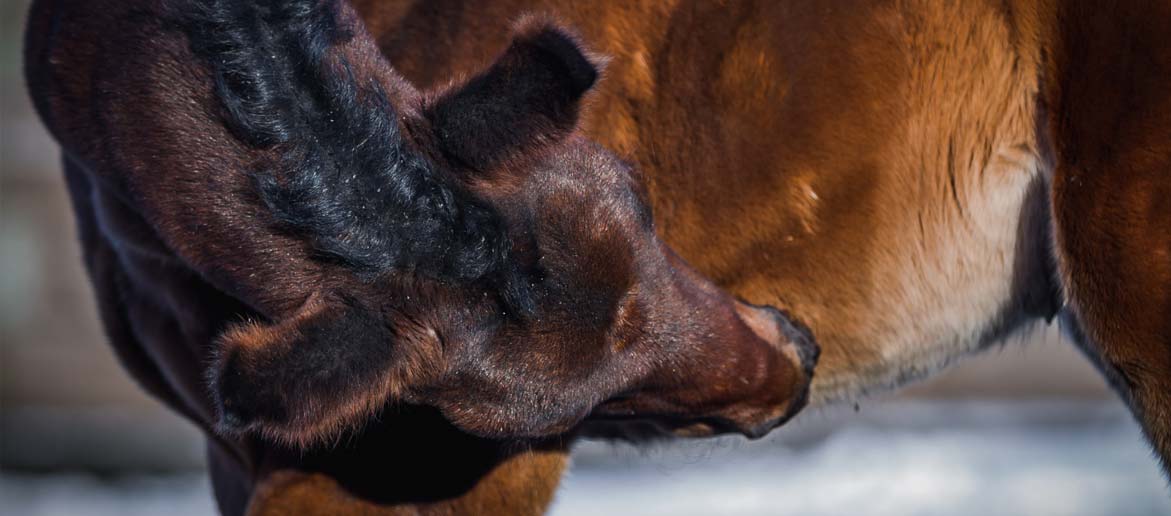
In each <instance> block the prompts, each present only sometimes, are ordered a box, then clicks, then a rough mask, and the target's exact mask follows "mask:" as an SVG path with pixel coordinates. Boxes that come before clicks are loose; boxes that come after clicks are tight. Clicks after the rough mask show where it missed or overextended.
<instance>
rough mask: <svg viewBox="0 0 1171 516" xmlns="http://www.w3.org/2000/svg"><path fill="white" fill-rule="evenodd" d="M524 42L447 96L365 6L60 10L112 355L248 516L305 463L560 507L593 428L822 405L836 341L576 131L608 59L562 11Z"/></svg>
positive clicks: (368, 488)
mask: <svg viewBox="0 0 1171 516" xmlns="http://www.w3.org/2000/svg"><path fill="white" fill-rule="evenodd" d="M505 30H509V29H505ZM511 33H512V34H513V39H512V41H511V43H510V44H502V45H501V46H500V47H498V48H499V49H503V51H502V53H500V54H499V55H498V56H497V58H496V59H495V60H494V62H493V63H490V64H488V65H487V66H485V67H483V68H481V69H480V70H477V71H475V72H474V73H471V74H468V75H467V77H468V78H467V79H466V80H459V81H455V82H453V83H452V84H448V85H444V87H442V88H432V89H430V90H428V91H418V90H416V89H415V88H414V87H413V86H412V85H411V84H409V83H407V82H406V81H404V80H403V79H401V78H400V77H399V76H398V75H397V74H396V72H395V71H394V70H393V69H392V68H391V67H390V66H389V64H388V63H387V61H386V60H385V59H384V58H383V57H382V55H381V54H380V52H379V50H378V48H377V47H376V46H375V45H374V42H373V40H372V39H371V38H370V37H369V36H368V34H367V33H366V32H365V30H364V27H363V25H362V23H361V21H360V19H359V18H358V17H357V15H356V13H355V12H354V11H353V10H352V9H351V8H350V6H349V5H348V4H346V3H344V2H336V1H333V0H321V1H313V0H306V1H303V2H255V3H236V2H220V1H217V0H206V1H204V0H192V1H187V0H172V1H169V2H167V3H166V5H164V3H163V2H157V1H146V0H144V1H142V2H94V1H90V0H87V1H69V0H58V1H52V0H46V1H43V2H38V3H36V4H35V5H34V7H33V12H32V15H31V16H30V26H29V31H28V44H27V48H26V51H27V53H26V55H27V59H26V63H27V68H26V70H27V75H28V81H29V88H30V91H31V92H32V94H33V97H34V101H35V103H36V106H37V108H38V110H39V112H40V113H41V115H42V117H43V118H44V120H45V123H46V125H47V126H48V127H49V129H50V131H51V132H52V133H53V135H54V136H55V137H56V138H57V139H58V140H59V141H60V142H61V144H62V147H63V149H64V151H65V155H66V158H65V162H66V166H65V170H66V174H67V177H68V180H69V183H70V185H71V189H72V194H73V199H74V205H75V208H76V210H77V218H78V223H79V227H80V229H81V234H82V239H83V243H84V244H85V251H86V259H87V264H88V266H89V272H90V274H91V277H92V278H93V280H94V283H95V286H96V287H97V288H96V290H97V295H98V298H99V301H100V304H101V306H102V309H103V317H104V319H105V322H106V326H107V328H108V331H109V334H110V336H111V340H112V341H113V344H114V346H115V348H116V349H117V350H118V352H119V354H120V355H122V357H123V359H124V361H125V363H126V365H127V367H128V368H129V369H130V371H131V373H133V374H134V376H135V377H136V378H138V379H139V381H141V382H142V384H143V385H144V387H146V388H147V389H149V390H150V391H151V392H153V393H154V394H156V395H157V396H159V397H160V398H161V399H163V400H164V401H166V402H167V403H168V404H170V405H171V406H172V407H174V408H175V409H176V410H178V411H180V412H182V413H184V414H185V415H187V416H189V417H190V418H191V419H192V420H193V421H194V422H195V423H196V424H198V425H200V426H201V427H203V428H204V429H205V430H206V431H207V432H208V435H209V438H210V442H209V446H210V450H209V454H210V457H211V466H212V474H213V479H214V484H215V486H216V491H217V498H218V499H219V501H220V507H221V510H223V511H224V512H226V513H231V514H236V513H240V512H242V511H244V509H245V506H246V504H247V503H248V500H249V499H251V498H253V494H252V493H253V491H255V490H256V482H258V481H261V480H263V479H265V478H267V477H269V476H270V474H273V473H274V472H276V471H281V470H285V469H289V468H295V469H297V470H299V471H303V472H305V474H307V475H309V476H310V478H314V475H327V476H328V477H330V478H332V479H334V480H335V481H336V482H340V483H341V484H342V485H344V486H345V488H346V489H348V490H351V491H353V492H355V493H358V494H359V496H360V499H362V500H368V501H370V502H371V503H376V504H380V505H385V506H388V507H389V506H396V505H404V504H405V505H416V506H419V507H424V506H427V505H428V504H432V505H433V506H434V508H436V510H440V511H443V510H445V509H443V507H444V506H445V503H446V502H445V500H449V499H452V498H453V497H458V496H459V495H461V494H465V493H468V494H469V496H472V497H473V498H472V499H469V500H468V501H466V502H461V504H460V506H462V507H465V509H467V510H470V509H471V508H473V507H481V508H482V507H493V508H494V510H496V511H503V512H532V511H534V510H537V509H539V508H540V507H543V506H544V505H545V504H547V503H548V501H549V497H550V495H551V493H552V488H553V486H555V485H556V479H555V478H554V477H552V476H548V475H545V474H544V471H547V469H548V467H550V466H559V465H561V464H563V460H562V459H561V458H560V454H562V453H564V451H565V449H566V446H567V444H568V442H569V439H571V437H572V435H573V434H574V433H575V432H577V431H578V429H579V428H580V426H581V425H582V423H583V421H584V420H585V419H586V418H587V417H589V416H592V417H594V418H598V419H599V420H603V421H605V422H606V424H607V429H608V430H607V431H610V429H613V428H615V427H618V428H621V427H622V426H623V425H624V423H626V422H638V423H639V424H640V425H646V424H650V425H652V426H653V427H654V428H656V429H657V430H658V432H657V433H659V434H665V435H672V434H674V435H711V434H713V433H719V432H728V431H735V432H741V433H744V434H748V435H751V436H759V435H763V434H764V433H765V432H767V431H768V430H769V429H771V428H773V427H775V426H777V425H779V424H781V423H782V422H784V421H785V420H786V419H788V418H789V417H790V416H791V415H792V414H793V413H795V412H796V411H797V410H798V409H799V408H800V407H801V406H803V404H804V401H805V393H806V392H807V387H808V383H809V378H810V374H811V368H812V366H813V362H814V360H816V347H815V346H814V345H813V343H812V341H811V340H810V338H809V336H808V335H807V333H806V332H805V331H804V330H803V329H802V328H800V327H799V326H798V325H796V323H794V322H792V321H790V320H789V318H788V317H787V316H786V315H784V314H782V313H781V312H779V311H777V310H775V309H772V308H768V307H756V306H750V305H747V304H745V303H743V302H741V301H738V300H736V299H734V298H733V297H731V296H729V295H728V294H727V293H725V292H723V291H721V290H719V289H718V288H716V287H715V286H714V285H712V284H711V283H710V281H709V280H707V279H706V278H703V277H702V276H700V275H699V274H697V273H696V272H694V270H692V269H691V268H690V266H688V265H687V264H686V263H684V262H683V261H682V260H681V259H680V258H679V257H678V256H676V255H675V254H674V253H673V252H672V251H671V250H670V249H668V248H667V247H666V246H664V245H663V244H662V242H661V241H660V240H659V239H658V238H657V236H656V235H655V233H654V222H653V218H652V214H651V211H650V209H649V207H648V206H647V205H646V204H645V203H646V199H645V192H644V189H643V187H642V185H641V184H640V182H639V179H638V177H637V176H635V175H634V174H633V171H631V170H630V169H629V167H628V165H627V164H625V163H623V162H622V161H620V160H619V159H617V158H616V157H614V156H613V155H612V154H610V153H609V152H608V151H606V150H605V149H603V148H602V147H600V146H598V145H596V144H595V143H593V142H591V141H589V140H587V139H585V138H584V137H582V136H581V135H580V134H579V133H578V132H577V130H576V127H577V119H578V117H579V114H580V111H581V109H580V104H581V102H582V98H583V95H585V94H586V92H587V91H588V90H589V89H590V87H591V86H592V85H593V83H594V82H595V81H596V78H597V74H598V71H599V70H598V65H597V64H596V63H595V62H594V61H592V60H591V58H590V57H589V56H588V55H587V54H586V53H585V52H584V51H583V50H582V49H581V47H580V45H579V43H578V42H577V41H576V40H575V39H574V37H573V36H571V35H569V34H567V33H566V32H565V31H564V30H563V29H560V28H557V27H556V26H554V25H553V24H551V23H550V22H548V21H545V20H543V19H540V18H531V19H528V20H525V21H523V22H521V23H520V24H519V25H517V26H516V28H515V29H512V30H511ZM498 51H499V50H498ZM372 138H375V139H374V140H371V139H372ZM205 379H206V380H205ZM640 428H645V426H640ZM530 458H536V459H535V460H537V461H538V464H540V467H539V468H536V469H534V467H533V466H531V465H529V464H528V462H529V460H530ZM498 469H499V471H498ZM518 474H525V475H529V477H528V479H527V480H525V481H523V482H519V483H518V480H517V479H516V478H514V476H515V475H518ZM502 475H503V476H502ZM485 477H486V479H485ZM273 478H274V479H275V478H278V477H277V476H274V477H273ZM495 478H498V480H492V479H495ZM533 481H538V482H542V483H544V485H545V487H544V488H542V489H534V488H532V486H531V485H530V484H531V483H532V482H533ZM497 482H498V483H499V487H491V486H492V485H493V483H497ZM519 485H524V486H526V489H525V491H526V493H527V496H526V497H515V496H512V495H508V494H507V493H510V492H514V491H515V490H516V486H519ZM261 492H262V493H263V492H269V493H271V492H272V491H271V489H268V488H265V489H264V490H261ZM481 493H487V495H490V496H498V498H497V499H496V501H495V502H491V503H488V502H484V501H475V498H474V497H476V496H480V495H481ZM502 493H503V494H502ZM265 503H267V502H260V501H257V502H254V504H253V509H252V510H254V511H258V512H264V511H267V510H269V509H266V508H265V506H264V504H265ZM274 503H280V502H276V501H274ZM278 506H279V505H278ZM297 512H303V511H301V510H298V511H297Z"/></svg>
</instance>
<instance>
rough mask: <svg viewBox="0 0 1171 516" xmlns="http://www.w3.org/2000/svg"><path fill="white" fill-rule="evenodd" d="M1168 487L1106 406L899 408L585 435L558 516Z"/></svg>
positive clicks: (69, 481)
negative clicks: (715, 433) (641, 441)
mask: <svg viewBox="0 0 1171 516" xmlns="http://www.w3.org/2000/svg"><path fill="white" fill-rule="evenodd" d="M1168 493H1169V491H1168V490H1167V487H1166V484H1165V482H1164V480H1163V478H1162V476H1161V474H1160V473H1159V470H1158V467H1157V465H1156V462H1155V460H1154V459H1153V458H1152V457H1151V454H1150V451H1149V450H1148V448H1147V447H1146V445H1145V444H1143V442H1142V440H1141V436H1140V432H1139V430H1138V427H1137V425H1135V424H1134V423H1133V422H1132V421H1131V419H1130V417H1129V415H1128V414H1127V413H1126V411H1125V410H1124V409H1123V408H1122V407H1121V406H1119V405H1118V404H1117V403H1110V404H1103V403H1090V404H1087V403H1064V404H1062V403H1057V404H1054V403H1011V404H1006V403H995V404H988V403H963V404H955V403H926V404H924V403H912V404H905V403H903V404H894V405H886V404H878V405H872V406H869V407H867V408H866V409H865V410H863V411H862V413H860V414H854V413H852V412H850V413H844V414H843V413H835V414H832V415H819V414H817V413H812V414H810V415H806V416H804V417H802V418H801V419H800V420H799V421H797V422H796V423H794V424H792V425H790V426H788V427H786V428H784V429H781V430H780V431H779V432H776V433H774V434H773V435H772V436H770V437H769V438H766V439H763V440H760V441H755V442H749V441H745V440H743V439H739V438H724V439H716V440H705V441H689V442H682V443H675V444H671V445H658V446H655V447H652V448H650V449H647V448H638V449H636V448H632V447H629V446H624V445H610V444H606V443H585V444H583V445H582V446H580V447H579V448H578V449H577V450H576V452H575V463H574V467H573V469H572V470H571V472H570V474H569V475H568V476H567V477H566V480H565V482H564V484H563V486H562V488H561V490H560V492H559V494H558V498H557V501H556V503H555V505H554V507H553V515H554V516H577V515H591V516H593V515H610V514H635V515H668V514H669V515H672V516H681V515H705V516H706V515H719V514H734V515H766V514H767V515H803V516H804V515H809V516H817V515H835V516H836V515H840V514H851V515H862V516H865V515H873V516H885V515H898V516H914V515H959V516H966V515H973V516H976V515H979V516H986V515H1004V516H1012V515H1028V516H1049V515H1052V516H1065V515H1069V516H1074V515H1077V516H1081V515H1085V516H1091V515H1093V516H1099V515H1109V516H1129V515H1134V516H1145V515H1158V514H1167V515H1171V497H1169V496H1168ZM212 511H213V505H212V502H211V498H210V495H209V487H208V482H207V480H206V479H204V478H203V476H202V475H198V474H190V473H189V474H180V475H170V476H166V475H164V476H127V477H116V478H113V479H97V478H94V477H89V476H83V475H29V474H14V473H11V472H10V473H6V474H3V475H2V476H0V513H2V514H12V515H28V516H75V515H97V516H103V515H132V516H133V515H156V514H165V515H167V516H186V515H208V514H212Z"/></svg>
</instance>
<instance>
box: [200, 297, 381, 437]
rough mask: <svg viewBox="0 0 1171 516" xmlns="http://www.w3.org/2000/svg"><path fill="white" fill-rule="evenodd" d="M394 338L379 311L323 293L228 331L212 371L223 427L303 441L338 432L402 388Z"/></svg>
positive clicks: (372, 410)
mask: <svg viewBox="0 0 1171 516" xmlns="http://www.w3.org/2000/svg"><path fill="white" fill-rule="evenodd" d="M395 337H396V335H394V334H393V332H392V330H391V329H390V328H389V327H388V326H387V325H386V324H385V323H384V322H383V321H382V320H381V319H380V318H379V317H378V314H377V313H376V312H373V311H371V310H369V309H365V308H362V307H360V306H357V305H355V304H354V303H352V302H345V301H337V300H335V301H324V300H322V297H320V296H314V299H311V300H310V301H308V302H306V303H305V305H304V306H302V307H301V308H300V309H299V310H297V311H296V312H295V313H293V314H290V315H289V316H288V317H286V318H284V319H283V320H278V321H274V322H273V323H271V324H260V323H255V322H250V323H244V324H240V325H237V326H235V327H233V328H231V329H229V330H228V331H227V332H225V333H224V335H223V336H221V337H220V339H219V342H218V344H219V349H218V357H217V360H216V362H217V363H216V364H215V367H213V369H212V371H211V373H212V378H211V390H212V394H213V396H214V398H215V401H216V404H217V407H216V408H217V410H218V411H219V416H220V422H219V428H220V430H221V431H224V432H230V433H236V432H243V431H253V432H257V433H260V434H263V435H265V436H266V437H268V438H271V439H274V440H277V441H281V442H283V443H285V444H292V445H299V446H305V445H309V444H313V443H315V442H319V441H321V440H324V439H328V438H330V437H333V436H336V435H337V434H338V432H340V431H342V430H344V429H345V428H347V427H349V426H351V425H354V424H358V423H360V422H361V421H363V420H365V418H367V417H369V416H370V415H371V414H372V413H374V412H377V411H378V410H379V409H381V407H382V406H383V405H384V404H385V402H386V400H387V399H388V398H389V397H391V396H392V395H394V394H395V391H397V390H399V389H400V388H402V387H403V386H402V385H401V383H400V382H399V381H397V379H396V378H395V374H394V367H393V363H394V359H395V356H396V353H395V347H396V344H401V343H398V342H396V338H395Z"/></svg>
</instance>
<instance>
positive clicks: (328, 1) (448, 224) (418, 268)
mask: <svg viewBox="0 0 1171 516" xmlns="http://www.w3.org/2000/svg"><path fill="white" fill-rule="evenodd" d="M171 12H172V13H173V16H174V20H175V21H176V23H178V24H179V25H180V26H181V27H182V29H183V30H184V31H185V32H186V34H187V35H188V37H189V38H190V40H191V46H192V49H193V50H194V52H195V53H196V54H197V55H199V56H200V57H202V58H203V59H205V60H206V61H207V62H208V64H209V65H210V66H211V68H212V71H213V73H214V76H215V84H216V86H215V93H216V96H217V97H218V99H219V101H220V103H221V105H222V106H223V117H224V121H225V123H226V124H227V125H228V127H230V128H231V130H232V131H233V133H234V134H235V135H236V137H237V138H239V139H240V140H242V141H243V142H245V143H247V144H248V145H250V146H252V147H253V148H256V149H275V150H277V151H278V152H279V155H280V156H281V157H280V159H279V160H278V161H277V162H275V163H270V164H268V165H267V166H263V167H261V168H259V169H258V170H256V171H255V177H256V184H257V186H258V191H259V194H260V198H261V199H262V200H263V202H264V204H265V205H266V206H267V207H268V208H269V210H270V211H271V212H272V213H273V215H274V216H275V217H276V219H277V220H278V221H279V222H280V223H282V224H283V225H284V226H285V227H286V228H288V229H291V230H293V231H296V232H297V233H299V234H302V235H304V236H305V237H306V238H307V239H308V240H309V241H310V242H311V243H312V245H313V247H314V249H315V250H316V251H317V252H319V253H321V255H322V256H323V257H326V258H328V259H331V260H336V261H339V262H341V263H343V264H345V265H347V266H349V267H351V268H353V269H354V270H356V271H358V272H359V273H361V274H364V275H367V276H374V275H377V274H381V273H383V272H386V271H399V272H417V273H421V274H424V275H426V276H430V277H433V278H436V279H440V280H449V281H455V282H471V281H481V280H482V281H485V282H487V283H489V284H491V285H492V286H493V287H495V288H496V289H498V290H499V291H500V293H501V294H502V296H503V297H504V298H505V299H506V301H509V304H510V305H512V306H513V307H514V308H521V309H522V310H520V311H522V312H523V311H525V310H523V308H527V307H528V306H529V305H530V304H531V302H529V301H527V294H526V288H525V285H526V282H524V281H521V280H520V279H519V277H518V273H517V272H516V271H515V270H514V268H513V266H511V265H509V263H510V262H511V260H509V250H510V248H511V245H510V244H509V239H508V235H507V233H506V230H505V229H504V228H505V226H504V224H503V223H502V221H501V220H500V217H499V216H498V214H497V213H496V212H495V211H494V210H493V209H491V208H490V207H489V206H486V205H485V204H483V203H482V202H479V201H478V200H477V199H475V198H474V197H473V196H472V195H470V194H469V193H467V192H466V191H464V190H462V189H460V188H459V187H457V186H456V185H453V184H451V182H450V180H448V179H447V178H445V177H444V175H443V174H442V173H441V172H440V171H438V170H437V169H436V166H435V165H434V164H433V163H431V162H430V161H428V160H427V159H426V158H425V157H423V156H422V155H421V154H420V153H419V152H417V151H416V150H415V149H413V148H412V146H411V144H410V143H409V142H408V141H407V138H405V137H404V134H403V130H402V129H401V128H400V127H399V122H398V115H397V113H396V110H395V108H394V107H393V106H392V105H391V103H390V101H389V99H388V97H387V94H386V92H385V91H384V90H383V89H382V87H381V85H380V84H378V83H376V82H375V81H373V80H371V81H370V82H368V83H364V81H359V80H357V79H356V78H355V76H354V74H353V71H352V70H351V68H350V63H349V62H348V60H347V59H346V57H345V56H344V55H342V54H341V53H340V52H337V51H335V47H336V45H337V44H339V43H342V42H344V41H346V40H348V39H349V38H351V37H352V35H351V33H350V31H348V30H347V29H346V28H345V27H342V26H341V24H340V23H339V20H338V6H337V0H292V1H285V0H259V1H252V2H245V1H239V0H183V1H181V2H179V3H177V4H175V5H173V6H172V9H171Z"/></svg>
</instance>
